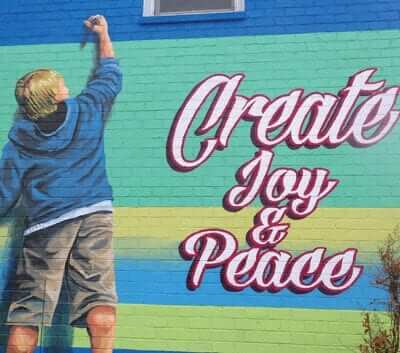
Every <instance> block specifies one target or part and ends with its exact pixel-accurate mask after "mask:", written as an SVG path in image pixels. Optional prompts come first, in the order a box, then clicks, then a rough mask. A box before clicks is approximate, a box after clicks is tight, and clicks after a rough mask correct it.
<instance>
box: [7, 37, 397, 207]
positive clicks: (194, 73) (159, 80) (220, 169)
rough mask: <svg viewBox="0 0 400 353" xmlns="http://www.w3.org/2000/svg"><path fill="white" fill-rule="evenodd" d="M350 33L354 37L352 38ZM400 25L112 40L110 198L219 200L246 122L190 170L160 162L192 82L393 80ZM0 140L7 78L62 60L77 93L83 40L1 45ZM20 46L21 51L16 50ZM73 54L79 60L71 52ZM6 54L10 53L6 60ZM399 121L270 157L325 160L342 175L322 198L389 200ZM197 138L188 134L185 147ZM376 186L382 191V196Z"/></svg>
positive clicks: (290, 162)
mask: <svg viewBox="0 0 400 353" xmlns="http://www.w3.org/2000/svg"><path fill="white" fill-rule="evenodd" d="M355 43H357V45H355ZM399 44H400V39H399V36H398V31H381V32H378V31H377V32H353V33H327V34H318V35H312V34H305V35H296V36H293V35H285V36H279V37H274V36H257V37H251V36H248V37H237V38H219V39H216V38H209V39H188V40H166V41H138V42H120V43H117V45H116V49H117V53H118V55H119V57H120V58H121V63H122V66H123V70H124V73H125V83H124V91H123V93H122V94H121V96H120V97H119V99H118V102H117V103H116V105H115V108H114V113H113V117H112V120H111V121H110V123H109V125H108V128H107V132H106V135H107V136H106V138H107V151H106V152H107V159H108V168H109V175H110V179H111V183H112V185H113V187H114V191H115V204H116V205H118V206H219V205H221V200H222V197H223V195H224V193H225V192H226V191H227V190H228V189H229V188H230V187H231V186H232V185H234V183H235V182H234V177H233V176H234V173H235V171H236V170H237V169H238V168H239V167H240V166H241V165H242V164H243V163H244V162H246V161H247V160H249V159H250V158H251V157H252V156H253V154H254V152H255V148H254V146H252V143H251V141H250V138H249V133H250V124H249V123H248V122H242V123H240V124H239V126H238V127H237V129H236V130H235V133H234V135H233V137H232V140H231V143H230V146H229V148H227V149H226V150H224V151H222V152H218V153H216V154H215V155H214V156H213V157H212V158H211V159H210V160H209V161H208V162H207V164H206V165H204V166H202V167H201V168H199V169H198V170H196V171H194V172H192V173H187V174H184V175H183V174H179V173H177V172H175V171H173V170H171V168H170V167H169V166H168V164H167V161H166V157H165V144H166V138H167V135H168V132H169V128H170V126H171V124H172V120H173V117H174V115H175V113H176V111H177V110H178V109H179V107H180V105H181V104H182V102H183V100H184V98H185V97H186V95H187V94H188V93H189V91H190V90H191V88H192V87H193V86H194V85H195V84H196V83H197V82H199V81H200V80H201V79H203V78H204V77H206V76H208V75H210V74H213V73H216V72H224V73H226V74H233V73H237V72H243V73H245V74H246V75H247V78H246V80H245V82H244V83H243V85H242V87H241V89H240V93H242V94H245V95H251V94H254V93H265V94H268V95H269V96H271V97H274V96H277V95H279V94H282V93H285V92H288V91H289V90H290V89H292V88H296V87H304V88H305V89H306V91H307V92H310V91H322V92H333V93H335V92H337V91H338V90H339V89H340V88H342V87H343V86H344V85H345V84H346V82H347V78H348V77H349V76H350V75H352V74H354V73H355V72H357V71H358V70H360V69H363V68H367V67H377V68H378V69H379V72H378V73H377V75H376V79H382V78H385V79H387V80H388V84H389V85H393V84H396V83H397V80H398V77H400V66H398V65H394V64H393V63H394V62H393V58H396V57H399V55H400V45H399ZM0 54H1V59H0V75H1V76H0V77H1V79H2V81H1V83H2V89H1V91H0V103H1V104H2V106H1V107H0V114H1V116H3V117H4V119H3V120H2V121H1V122H0V130H2V136H1V142H2V143H4V142H5V140H6V131H7V130H8V128H9V126H10V121H11V117H12V114H13V112H14V110H15V103H14V99H13V86H14V84H15V81H16V79H17V78H18V77H19V76H21V75H22V74H23V73H24V72H26V71H29V70H31V69H33V68H35V67H37V66H51V67H54V68H56V69H58V70H60V71H61V72H62V73H63V74H64V75H65V77H66V82H67V84H68V85H69V86H70V88H71V91H72V92H73V93H75V94H76V93H78V92H79V89H80V87H82V86H83V84H84V82H85V79H86V77H87V73H88V72H89V70H90V63H91V52H90V49H89V48H86V49H85V50H84V51H80V50H79V48H78V46H77V45H74V44H68V45H50V46H46V45H43V46H19V47H2V48H0ZM25 54H28V55H29V60H22V59H21V58H22V57H24V55H25ZM77 58H79V60H78V59H77ZM10 63H13V65H11V67H10ZM399 134H400V130H399V128H398V127H396V129H395V130H394V131H393V132H392V133H391V135H390V136H388V137H387V138H386V139H385V140H384V141H382V142H381V143H379V144H378V145H376V146H373V147H371V148H368V149H355V148H352V147H350V146H340V147H339V148H336V149H333V150H327V149H323V148H320V149H317V150H312V151H310V150H306V149H300V150H296V151H292V150H289V149H288V148H287V147H285V146H279V147H277V148H276V149H275V151H276V154H277V156H276V158H275V161H274V164H273V165H274V167H279V166H288V167H294V168H300V167H308V168H315V167H324V168H328V169H330V170H331V174H332V177H334V178H338V179H339V180H340V185H339V186H338V188H337V189H336V190H335V191H334V192H333V193H332V194H331V195H330V196H329V197H328V198H327V199H326V200H323V202H322V206H324V207H375V208H380V207H382V208H384V207H396V206H398V205H399V204H400V192H399V190H400V179H399V178H398V175H399V174H400V164H399V163H398V158H399V151H400V139H399ZM199 142H200V140H199V139H195V138H193V139H191V140H190V141H189V142H188V155H189V156H190V155H193V154H194V153H195V152H196V151H197V149H198V144H199ZM382 195H385V196H384V197H382Z"/></svg>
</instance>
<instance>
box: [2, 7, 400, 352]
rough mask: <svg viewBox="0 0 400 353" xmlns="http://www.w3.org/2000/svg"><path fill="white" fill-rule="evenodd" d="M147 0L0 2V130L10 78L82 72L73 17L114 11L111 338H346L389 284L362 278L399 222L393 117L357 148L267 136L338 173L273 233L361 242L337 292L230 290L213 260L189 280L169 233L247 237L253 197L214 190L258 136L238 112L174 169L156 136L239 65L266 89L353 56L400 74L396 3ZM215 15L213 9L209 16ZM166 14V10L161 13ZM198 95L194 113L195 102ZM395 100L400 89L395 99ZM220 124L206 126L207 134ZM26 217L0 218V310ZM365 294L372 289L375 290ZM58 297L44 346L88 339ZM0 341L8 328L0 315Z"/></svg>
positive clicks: (168, 344) (297, 161)
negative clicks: (192, 163)
mask: <svg viewBox="0 0 400 353" xmlns="http://www.w3.org/2000/svg"><path fill="white" fill-rule="evenodd" d="M141 11H142V2H141V1H128V0H113V1H108V0H102V1H88V2H81V1H75V0H74V1H61V0H60V1H44V0H35V1H34V0H29V1H25V2H15V1H3V2H2V3H1V5H0V16H1V19H2V21H1V25H0V28H1V31H0V44H1V46H0V102H1V104H0V115H1V116H2V119H1V120H0V145H1V146H4V144H5V143H6V141H7V132H8V130H9V129H10V126H11V124H12V119H13V114H14V112H15V109H16V104H15V101H14V97H13V94H14V85H15V81H16V80H17V78H19V77H20V76H21V75H23V74H24V73H25V72H28V71H30V70H33V69H35V68H37V67H52V68H54V69H56V70H58V71H60V72H62V74H63V75H64V76H65V79H66V83H67V85H68V86H69V88H70V91H71V94H72V95H76V94H78V93H79V92H80V89H81V88H82V87H83V86H84V84H85V82H86V79H87V77H88V73H89V72H90V69H91V68H92V64H93V61H92V58H93V55H94V47H93V46H92V44H90V43H89V44H88V45H87V46H86V47H85V48H83V49H81V48H80V45H79V43H80V42H81V41H82V40H89V41H92V38H91V37H90V36H88V37H87V36H86V34H85V32H84V30H83V28H82V25H81V23H82V21H83V19H85V18H86V17H87V16H88V15H92V14H94V13H102V14H104V15H106V16H107V18H108V19H109V20H110V29H111V34H112V37H113V39H114V46H115V49H116V52H117V56H118V58H119V60H120V63H121V66H122V70H123V73H124V88H123V91H122V93H121V94H120V95H119V96H118V99H117V101H116V102H115V105H114V107H113V112H112V117H111V120H110V121H109V123H108V125H107V128H106V132H105V134H106V137H105V139H106V156H107V168H108V174H109V179H110V183H111V184H112V186H113V190H114V198H115V199H114V206H115V226H114V253H115V269H116V275H117V287H118V295H119V300H120V304H119V306H118V324H117V326H118V327H117V339H116V349H118V350H117V352H121V353H122V352H128V351H129V352H131V351H132V352H142V351H144V352H203V353H204V352H215V353H217V352H220V353H228V352H229V353H248V352H254V353H258V352H259V353H267V352H268V353H269V352H277V351H279V352H288V353H289V352H290V353H291V352H293V353H294V352H296V353H297V352H307V353H317V352H318V353H319V352H321V353H322V352H324V353H327V352H328V353H330V352H352V351H355V350H356V349H357V348H356V347H357V346H358V344H359V343H360V342H361V333H362V327H361V314H362V312H364V311H372V310H379V311H382V310H384V307H383V306H382V305H381V304H380V301H379V300H382V299H384V298H385V296H384V293H382V292H381V291H380V290H378V289H377V288H375V287H374V286H373V285H372V284H371V281H372V277H373V274H374V269H375V267H376V264H377V255H376V249H377V247H378V246H379V245H380V244H381V243H382V239H384V237H385V236H386V235H387V234H388V233H389V232H390V231H392V230H393V228H394V227H395V226H396V224H398V223H399V217H400V207H399V205H400V182H399V177H398V176H399V172H400V164H399V157H400V148H399V147H400V146H399V134H400V131H399V128H398V126H395V127H394V129H393V130H392V131H391V132H390V134H388V136H386V137H385V138H384V139H382V140H381V141H380V142H379V143H377V144H376V145H374V146H371V147H368V148H354V147H352V146H350V145H349V144H347V143H346V144H343V145H340V146H338V147H337V148H324V147H320V148H316V149H307V148H299V149H291V148H289V147H287V146H286V145H285V144H283V143H282V144H279V145H278V146H277V147H275V148H274V151H275V153H276V158H275V159H274V162H273V168H274V169H276V168H283V167H291V168H295V169H299V168H301V167H307V168H318V167H323V168H327V169H329V170H330V173H331V176H332V177H334V178H337V179H338V180H339V181H340V183H339V185H338V186H337V188H336V189H335V190H334V191H333V192H332V194H330V195H328V196H327V197H326V198H324V199H323V200H322V201H321V204H320V205H319V207H318V209H317V210H316V211H315V212H314V213H312V214H311V215H310V216H309V217H307V218H305V219H301V220H292V219H287V221H288V222H290V226H291V228H290V232H289V235H288V236H287V238H286V239H285V240H284V241H283V242H282V243H281V244H280V245H279V248H280V249H284V250H287V251H289V252H291V253H293V254H301V253H304V252H306V251H309V250H311V249H314V248H317V247H326V248H327V249H328V252H329V254H334V253H338V252H341V251H343V250H344V249H348V248H356V249H357V250H358V255H357V263H358V264H359V265H362V266H364V272H363V273H362V275H361V277H360V278H359V279H358V280H357V281H356V283H355V284H354V285H353V286H352V287H351V288H349V289H348V290H346V291H344V292H343V293H341V294H338V295H336V296H330V295H326V294H324V293H322V292H320V291H318V290H315V291H311V292H310V293H306V294H296V293H292V292H291V291H289V290H287V289H284V290H282V291H280V292H278V293H269V292H256V291H254V290H253V289H251V288H246V289H245V290H243V291H239V292H232V291H228V290H226V289H225V288H224V287H223V285H222V283H221V280H220V268H215V269H211V270H209V271H207V272H206V274H205V276H204V279H203V282H202V283H201V286H200V287H199V288H198V289H197V290H195V291H190V290H189V289H188V288H187V286H186V279H187V276H188V272H189V268H190V265H191V263H190V261H184V259H183V258H182V256H181V255H180V253H179V251H178V247H179V244H180V243H181V242H182V241H183V240H184V239H185V237H187V236H188V235H189V234H191V233H193V232H195V231H199V230H202V229H207V228H218V229H226V230H229V231H230V232H232V233H233V234H234V235H235V237H236V238H237V239H238V241H239V244H240V247H241V248H242V249H245V248H248V245H247V244H246V239H245V235H246V232H247V231H248V230H249V229H250V228H251V227H252V225H253V218H254V216H255V214H256V213H257V212H258V211H259V210H260V208H261V203H260V202H259V201H258V200H256V201H255V202H254V203H252V204H251V206H249V207H246V208H244V209H243V210H241V211H239V212H236V213H232V212H228V211H227V210H225V209H224V208H223V206H222V199H223V197H224V194H225V193H226V192H227V191H228V190H229V189H230V188H231V187H232V186H234V185H235V177H234V175H235V172H236V171H237V170H238V169H239V167H240V166H241V165H242V164H243V163H244V162H245V161H248V160H250V159H251V158H252V157H253V155H254V153H255V152H256V150H257V149H256V147H255V146H254V144H253V143H252V142H251V140H250V131H251V122H250V121H244V120H243V121H240V123H239V124H238V126H237V127H236V128H235V130H234V133H233V135H232V137H231V139H230V142H229V146H228V147H227V148H225V149H224V150H222V151H217V152H215V153H214V154H213V156H212V157H211V158H210V159H209V160H208V161H207V162H206V163H205V164H204V165H202V166H201V167H199V168H198V169H196V170H194V171H192V172H188V173H179V172H177V171H176V170H173V169H172V168H171V166H170V165H169V164H168V161H167V156H166V146H167V137H168V134H169V132H170V130H171V126H172V123H173V120H174V116H175V114H176V113H177V112H178V110H179V108H180V107H181V105H182V104H183V102H184V100H185V98H186V97H187V96H188V94H189V92H190V91H191V90H192V88H193V87H194V86H195V85H196V84H197V83H199V82H200V81H201V80H203V79H205V78H206V77H208V76H210V75H215V74H218V73H223V74H225V75H230V76H232V75H235V74H238V73H243V74H245V75H246V78H245V79H244V81H243V83H242V84H241V86H240V89H239V93H240V94H242V95H244V96H247V97H249V96H251V95H254V94H257V93H258V94H264V95H267V96H268V97H269V98H271V99H272V98H275V97H277V96H279V95H281V94H285V93H288V92H289V91H290V90H292V89H295V88H304V90H305V93H306V94H308V93H311V92H324V93H332V94H336V93H337V92H338V91H339V90H340V89H342V88H343V87H345V86H346V83H347V80H348V78H349V77H350V76H352V75H354V74H355V73H357V72H358V71H360V70H364V69H368V68H377V69H378V71H377V72H376V73H375V75H374V76H373V79H372V81H377V80H381V79H385V80H386V81H387V82H386V86H395V85H398V77H400V66H399V64H398V62H399V60H398V57H399V56H400V32H399V30H398V29H397V28H398V27H399V25H400V10H399V7H398V4H397V2H396V1H391V0H387V1H386V0H385V1H378V2H377V1H369V0H368V1H362V2H354V1H353V2H349V1H346V0H340V1H333V0H329V1H324V2H323V4H317V2H310V1H294V0H287V1H282V0H279V1H278V0H276V1H264V0H260V1H258V0H248V1H247V2H246V13H245V16H241V17H240V18H235V19H232V18H226V19H224V18H223V17H222V18H216V17H214V16H213V15H210V16H204V17H199V16H196V17H195V18H194V19H193V18H192V19H190V18H189V19H188V20H190V22H186V21H183V20H182V19H181V20H180V21H179V22H175V21H173V20H170V21H167V22H166V23H157V22H156V21H153V22H152V21H147V22H146V23H144V21H143V19H142V18H141ZM217 19H218V21H217ZM164 21H165V20H164ZM207 107H208V106H205V107H203V109H202V110H201V111H200V113H199V116H204V114H205V113H206V110H207ZM396 107H398V104H397V105H396ZM199 124H200V119H199V120H197V121H196V122H195V123H194V124H193V126H192V127H191V129H190V136H191V138H190V139H189V140H188V142H187V146H186V153H187V155H188V156H190V157H191V158H194V157H195V156H196V154H197V152H198V150H199V144H200V142H201V141H202V140H204V136H198V137H195V136H194V134H193V132H194V130H195V129H196V128H197V127H198V125H199ZM214 133H215V129H213V130H211V131H210V132H209V133H208V135H207V136H208V137H212V136H213V134H214ZM20 222H21V219H20V218H18V217H17V216H15V215H14V216H13V215H11V216H10V217H8V218H7V219H4V220H2V224H3V226H2V227H1V228H0V232H1V237H0V241H1V246H2V257H1V260H2V276H1V278H0V284H1V287H2V288H3V304H2V308H1V311H2V316H3V317H4V315H5V313H6V310H7V305H8V302H9V298H8V296H7V295H8V294H9V292H8V291H7V289H8V288H9V276H10V273H12V268H13V260H14V258H15V256H16V254H17V253H18V251H19V250H20V248H21V241H22V240H21V237H20V236H19V237H18V234H19V233H18V229H20V228H21V225H20ZM374 299H379V300H378V301H374ZM67 302H68V299H67V298H64V297H63V298H62V299H61V305H60V306H59V308H58V312H57V315H56V319H55V325H54V326H53V327H52V328H46V329H43V330H42V333H41V337H40V345H41V346H42V347H46V349H47V351H49V352H53V351H57V352H62V351H63V350H64V351H65V352H72V351H74V352H84V351H88V350H86V349H87V347H89V341H88V338H87V336H86V332H85V331H84V330H80V329H75V330H72V329H71V328H70V327H69V326H68V325H67V324H66V322H67V321H66V320H67V312H68V306H67V305H64V304H67ZM1 334H2V338H1V342H2V343H3V344H4V343H5V341H6V338H7V329H6V327H4V326H3V327H2V329H1Z"/></svg>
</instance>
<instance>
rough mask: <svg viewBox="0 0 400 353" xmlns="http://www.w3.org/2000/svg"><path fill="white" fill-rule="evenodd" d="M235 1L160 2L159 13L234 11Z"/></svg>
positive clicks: (176, 0)
mask: <svg viewBox="0 0 400 353" xmlns="http://www.w3.org/2000/svg"><path fill="white" fill-rule="evenodd" d="M234 2H235V0H158V3H159V4H158V5H159V7H158V11H157V12H158V13H159V14H160V13H168V12H202V11H207V10H211V11H220V10H232V11H233V10H234V9H235V7H234Z"/></svg>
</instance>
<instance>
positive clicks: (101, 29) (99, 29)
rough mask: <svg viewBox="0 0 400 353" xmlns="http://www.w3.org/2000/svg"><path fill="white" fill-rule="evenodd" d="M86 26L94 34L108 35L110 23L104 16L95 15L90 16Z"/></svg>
mask: <svg viewBox="0 0 400 353" xmlns="http://www.w3.org/2000/svg"><path fill="white" fill-rule="evenodd" d="M84 24H85V26H86V27H87V28H88V29H89V30H90V31H92V32H94V33H98V34H105V33H108V23H107V20H106V19H105V17H104V16H102V15H95V16H90V17H89V18H88V19H87V20H85V21H84Z"/></svg>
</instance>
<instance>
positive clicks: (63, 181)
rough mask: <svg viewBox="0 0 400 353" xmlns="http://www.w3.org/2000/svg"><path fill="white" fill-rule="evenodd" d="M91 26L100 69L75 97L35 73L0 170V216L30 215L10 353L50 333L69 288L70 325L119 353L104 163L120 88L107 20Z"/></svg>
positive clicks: (53, 77) (51, 74)
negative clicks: (18, 210) (17, 211)
mask: <svg viewBox="0 0 400 353" xmlns="http://www.w3.org/2000/svg"><path fill="white" fill-rule="evenodd" d="M85 25H86V26H87V27H88V28H89V30H91V31H92V32H94V33H96V34H97V36H98V56H99V63H98V66H97V69H96V71H95V75H94V77H93V79H92V80H91V81H89V83H88V84H87V87H86V88H85V89H84V90H83V91H82V93H81V94H80V95H78V96H77V97H75V98H69V97H68V94H69V93H68V88H67V87H66V86H65V83H64V80H63V78H62V76H61V75H59V74H58V73H56V72H55V71H52V70H47V69H41V70H36V71H33V72H31V73H29V74H27V75H25V76H24V77H23V78H21V79H20V80H19V81H18V82H17V86H16V92H15V94H16V99H17V101H18V104H19V105H20V108H21V111H22V112H23V113H24V116H23V117H21V118H19V119H17V120H16V121H15V123H14V126H13V127H12V129H11V131H10V133H9V139H10V141H9V142H8V143H7V145H6V146H5V147H4V150H3V156H2V160H1V162H0V172H1V174H0V177H1V178H0V214H5V213H6V212H7V211H8V210H9V209H10V208H11V207H12V206H13V204H14V203H15V202H16V200H17V199H18V198H19V197H20V196H22V202H23V205H24V207H25V208H26V212H27V216H28V226H27V229H26V230H25V232H24V243H23V247H22V249H21V255H20V259H19V263H18V266H17V273H16V284H17V285H16V286H17V290H16V291H15V295H14V298H13V300H12V303H11V305H10V309H9V313H8V318H7V324H9V325H11V327H10V334H9V339H8V345H7V353H17V352H24V353H31V352H33V351H34V350H35V347H36V345H37V343H38V327H39V326H41V325H51V322H52V318H53V314H54V310H55V308H56V305H57V302H58V299H59V294H60V290H61V286H62V282H63V280H65V282H66V285H67V289H68V294H69V303H70V308H71V313H70V323H71V325H74V326H80V327H87V329H88V332H89V335H90V341H91V347H92V352H93V353H110V352H112V346H113V340H114V330H115V316H116V314H115V307H116V302H117V296H116V291H115V280H114V270H113V265H114V264H113V253H112V244H111V242H112V190H111V186H110V184H109V183H108V180H107V175H106V168H105V155H104V137H103V132H104V124H105V117H106V115H107V113H108V112H109V111H110V109H111V105H112V102H113V99H114V98H115V97H116V96H117V94H118V93H119V92H120V90H121V85H122V75H121V71H120V69H119V66H118V63H117V61H116V60H115V56H114V51H113V48H112V43H111V40H110V37H109V34H108V25H107V21H106V20H105V18H104V17H103V16H99V15H97V16H92V17H90V18H89V19H88V20H87V21H85Z"/></svg>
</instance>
